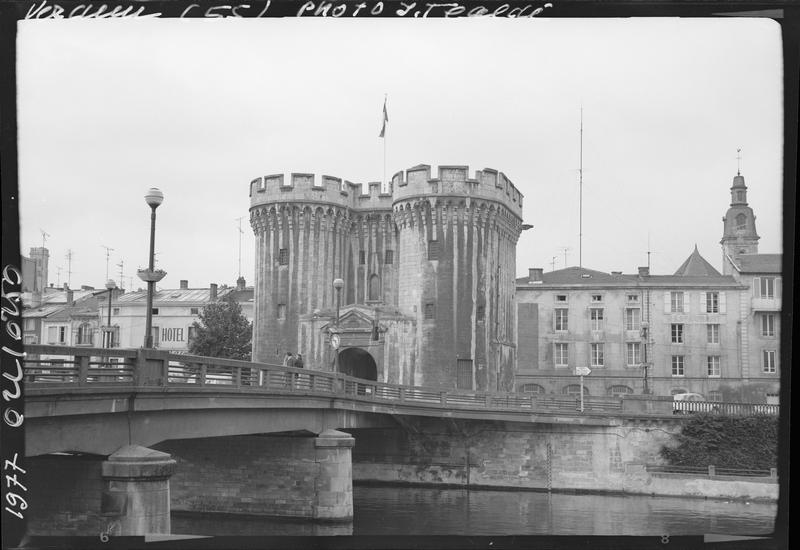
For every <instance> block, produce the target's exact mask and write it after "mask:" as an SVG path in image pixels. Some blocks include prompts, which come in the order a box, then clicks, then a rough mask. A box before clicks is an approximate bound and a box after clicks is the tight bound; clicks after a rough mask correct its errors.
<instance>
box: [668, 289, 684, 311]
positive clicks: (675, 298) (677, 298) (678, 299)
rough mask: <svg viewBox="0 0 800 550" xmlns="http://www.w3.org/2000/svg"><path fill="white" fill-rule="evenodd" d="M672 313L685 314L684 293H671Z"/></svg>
mask: <svg viewBox="0 0 800 550" xmlns="http://www.w3.org/2000/svg"><path fill="white" fill-rule="evenodd" d="M669 303H670V312H672V313H683V292H670V293H669Z"/></svg>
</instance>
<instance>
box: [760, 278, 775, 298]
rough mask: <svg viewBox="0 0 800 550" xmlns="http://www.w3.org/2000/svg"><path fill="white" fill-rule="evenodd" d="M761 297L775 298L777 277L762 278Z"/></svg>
mask: <svg viewBox="0 0 800 550" xmlns="http://www.w3.org/2000/svg"><path fill="white" fill-rule="evenodd" d="M761 297H762V298H774V297H775V277H761Z"/></svg>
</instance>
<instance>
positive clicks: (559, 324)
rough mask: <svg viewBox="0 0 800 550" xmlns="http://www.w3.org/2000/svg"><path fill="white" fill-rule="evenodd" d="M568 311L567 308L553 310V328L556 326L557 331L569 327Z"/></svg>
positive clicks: (563, 330)
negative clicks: (554, 321) (554, 322)
mask: <svg viewBox="0 0 800 550" xmlns="http://www.w3.org/2000/svg"><path fill="white" fill-rule="evenodd" d="M568 311H569V310H567V309H556V310H555V320H556V324H555V328H556V330H557V331H561V332H565V331H567V330H568V327H569V325H568V323H567V320H568V316H567V312H568Z"/></svg>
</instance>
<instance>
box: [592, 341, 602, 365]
mask: <svg viewBox="0 0 800 550" xmlns="http://www.w3.org/2000/svg"><path fill="white" fill-rule="evenodd" d="M589 352H590V356H591V365H592V366H593V367H602V366H603V361H604V359H603V344H591V349H590V350H589Z"/></svg>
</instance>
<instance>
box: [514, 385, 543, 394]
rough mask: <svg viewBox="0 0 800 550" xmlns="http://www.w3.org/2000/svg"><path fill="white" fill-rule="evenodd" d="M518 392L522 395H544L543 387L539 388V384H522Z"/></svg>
mask: <svg viewBox="0 0 800 550" xmlns="http://www.w3.org/2000/svg"><path fill="white" fill-rule="evenodd" d="M519 391H520V392H522V393H533V394H537V395H542V394H543V393H545V391H544V387H543V386H540V385H539V384H522V386H520V388H519Z"/></svg>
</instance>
